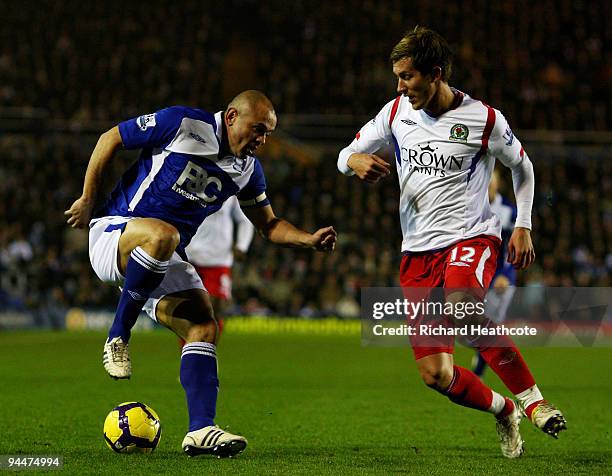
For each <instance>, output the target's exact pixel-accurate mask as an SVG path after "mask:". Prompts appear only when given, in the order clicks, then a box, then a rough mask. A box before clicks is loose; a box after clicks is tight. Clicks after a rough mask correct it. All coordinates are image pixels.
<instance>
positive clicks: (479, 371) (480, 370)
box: [472, 351, 487, 377]
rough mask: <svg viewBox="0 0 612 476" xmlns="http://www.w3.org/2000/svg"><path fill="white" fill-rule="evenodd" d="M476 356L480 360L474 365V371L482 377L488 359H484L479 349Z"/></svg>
mask: <svg viewBox="0 0 612 476" xmlns="http://www.w3.org/2000/svg"><path fill="white" fill-rule="evenodd" d="M476 357H477V358H478V360H477V362H476V365H474V368H473V369H472V372H474V373H475V374H476V375H477V376H478V377H482V375H483V374H484V371H485V370H486V368H487V361H486V360H485V359H483V357H482V355H480V352H478V351H477V352H476Z"/></svg>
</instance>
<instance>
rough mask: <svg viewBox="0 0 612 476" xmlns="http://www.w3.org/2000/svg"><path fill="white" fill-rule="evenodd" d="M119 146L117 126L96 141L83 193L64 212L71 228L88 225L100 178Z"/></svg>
mask: <svg viewBox="0 0 612 476" xmlns="http://www.w3.org/2000/svg"><path fill="white" fill-rule="evenodd" d="M121 144H122V141H121V134H119V127H117V126H115V127H113V128H112V129H110V130H108V131H106V132H105V133H104V134H102V135H101V136H100V138H99V139H98V143H97V144H96V147H95V148H94V150H93V152H92V154H91V158H90V159H89V164H88V165H87V172H85V180H84V182H83V193H82V194H81V196H80V197H79V198H78V199H76V200H75V202H74V203H73V204H72V205H71V206H70V208H69V209H68V210H66V211H65V212H64V215H66V216H67V217H68V219H67V223H68V224H69V225H70V226H71V227H72V228H85V227H87V225H89V220H91V214H92V212H93V207H94V204H95V201H96V197H97V194H98V189H99V188H100V184H101V183H102V177H103V176H104V173H105V171H106V169H107V166H108V164H109V163H110V160H111V159H112V158H113V156H114V155H115V152H116V151H117V149H118V148H119V147H120V146H121Z"/></svg>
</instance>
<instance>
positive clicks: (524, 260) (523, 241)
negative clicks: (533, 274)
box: [508, 227, 535, 269]
mask: <svg viewBox="0 0 612 476" xmlns="http://www.w3.org/2000/svg"><path fill="white" fill-rule="evenodd" d="M534 261H535V251H534V249H533V243H532V242H531V232H530V231H529V230H528V229H527V228H520V227H517V228H515V229H514V231H513V232H512V236H511V237H510V241H509V242H508V263H510V264H511V265H512V266H514V268H515V269H526V268H527V267H528V266H529V265H530V264H531V263H533V262H534Z"/></svg>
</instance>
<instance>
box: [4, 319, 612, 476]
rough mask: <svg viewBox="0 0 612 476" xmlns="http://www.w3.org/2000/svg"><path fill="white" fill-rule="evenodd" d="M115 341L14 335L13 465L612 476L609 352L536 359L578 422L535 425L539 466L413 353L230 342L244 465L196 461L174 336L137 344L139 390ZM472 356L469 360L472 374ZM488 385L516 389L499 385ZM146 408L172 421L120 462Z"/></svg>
mask: <svg viewBox="0 0 612 476" xmlns="http://www.w3.org/2000/svg"><path fill="white" fill-rule="evenodd" d="M103 338H104V336H103V335H102V334H101V333H93V332H92V333H42V332H29V333H24V332H20V333H3V334H0V378H1V381H2V384H1V388H0V454H16V453H22V454H44V455H50V454H56V455H62V456H63V457H64V465H65V466H64V470H63V472H62V473H64V474H115V475H117V474H121V475H135V474H164V473H171V474H199V473H202V474H204V473H213V472H214V473H216V474H264V473H266V474H305V475H311V474H317V475H318V474H334V475H336V474H347V475H354V474H393V473H399V474H427V475H435V474H441V475H442V474H445V475H448V474H503V475H505V474H531V475H537V474H604V473H608V474H609V473H610V461H611V460H610V457H611V448H612V437H611V433H610V428H611V427H612V414H611V412H610V408H611V404H612V398H611V395H612V379H611V378H610V373H611V372H610V370H611V369H610V358H611V357H612V349H609V348H530V349H526V350H525V352H524V355H525V357H526V359H527V361H528V362H529V363H530V365H531V368H532V371H533V373H534V374H535V376H536V378H537V380H538V383H539V385H540V388H541V389H543V391H544V393H545V395H546V396H547V398H548V399H549V400H551V401H553V402H555V403H557V404H558V405H559V406H560V407H561V408H562V409H563V411H564V412H565V414H566V417H567V419H568V422H569V423H568V426H569V430H568V431H567V432H565V433H564V434H562V436H561V438H560V439H559V440H557V441H556V440H553V439H552V438H550V437H548V436H546V435H544V434H543V433H541V432H539V431H538V430H536V429H535V428H533V427H532V426H531V424H529V423H528V422H526V421H523V425H522V429H523V430H522V433H523V437H524V439H525V441H526V453H525V455H524V457H523V458H521V459H519V460H513V461H510V460H506V459H504V458H503V457H502V456H501V453H500V450H499V447H498V443H497V436H496V433H495V425H494V421H493V417H492V416H491V415H488V414H481V413H479V412H476V411H473V410H469V409H466V408H462V407H457V406H455V405H453V404H451V403H450V402H449V401H448V400H447V399H446V398H444V397H443V396H441V395H439V394H437V393H435V392H433V391H431V390H429V389H427V388H426V387H425V386H424V385H423V384H422V383H421V382H420V380H419V378H418V377H417V373H416V370H415V366H414V363H413V359H412V354H411V352H410V351H409V349H394V348H391V349H389V348H363V347H361V346H360V340H359V336H358V335H337V336H334V335H317V336H309V335H305V334H303V333H301V334H300V333H297V332H296V333H291V334H288V335H282V334H280V333H277V334H273V335H260V334H258V335H254V334H250V335H249V334H244V333H240V334H233V335H232V333H231V332H228V333H226V335H224V336H223V340H222V345H221V346H220V349H219V356H220V360H219V366H220V380H221V390H220V398H219V406H218V416H217V422H218V423H219V424H220V425H221V426H226V425H229V426H230V430H232V431H235V432H238V433H242V434H244V435H245V436H246V437H247V438H248V439H249V447H248V448H247V450H246V451H245V453H243V454H242V455H240V456H239V457H237V458H235V459H225V460H217V459H211V458H206V457H200V458H193V459H189V458H187V457H186V456H184V455H183V454H182V452H181V450H180V443H181V441H182V438H183V436H184V433H185V431H186V427H187V416H186V405H185V402H184V394H183V391H182V388H181V386H180V384H179V383H178V372H179V351H178V346H177V343H176V340H175V338H174V337H173V336H172V335H171V334H170V333H169V332H167V331H165V330H160V331H155V332H152V333H140V334H135V335H134V338H133V339H132V343H131V351H132V358H133V365H134V377H133V378H132V380H130V381H120V382H115V381H112V380H111V379H109V378H108V377H107V376H106V374H105V372H104V370H103V369H102V365H101V346H102V342H103ZM469 358H470V354H469V352H468V351H467V350H465V349H459V350H458V352H457V361H458V362H460V363H463V364H464V365H465V364H467V362H468V360H469ZM487 381H488V382H489V383H490V384H491V385H492V386H493V387H495V388H496V389H498V390H502V388H503V387H502V386H501V384H500V382H499V380H498V379H497V377H495V376H494V375H493V374H492V373H490V372H489V375H487ZM128 400H139V401H143V402H145V403H147V404H149V405H151V406H152V407H153V408H154V409H155V410H156V411H157V413H158V414H159V415H160V418H161V420H162V425H163V435H162V439H161V442H160V445H159V447H158V448H157V450H156V451H155V452H153V453H152V454H151V455H117V454H114V453H113V452H112V451H111V450H109V449H108V448H107V447H106V445H105V443H104V441H103V438H102V422H103V420H104V417H105V416H106V414H107V412H108V411H109V410H110V409H111V408H112V407H113V406H114V405H116V404H117V403H120V402H123V401H128Z"/></svg>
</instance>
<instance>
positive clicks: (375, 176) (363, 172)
mask: <svg viewBox="0 0 612 476" xmlns="http://www.w3.org/2000/svg"><path fill="white" fill-rule="evenodd" d="M347 165H348V166H349V167H350V168H351V169H353V171H354V172H355V174H356V175H357V177H359V178H360V179H361V180H364V181H366V182H368V183H376V182H378V181H379V180H380V179H381V178H384V177H386V176H388V175H390V174H391V168H390V167H391V166H390V165H389V163H388V162H385V161H384V160H383V159H381V158H380V157H378V156H377V155H374V154H351V156H350V157H349V159H348V162H347Z"/></svg>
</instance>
